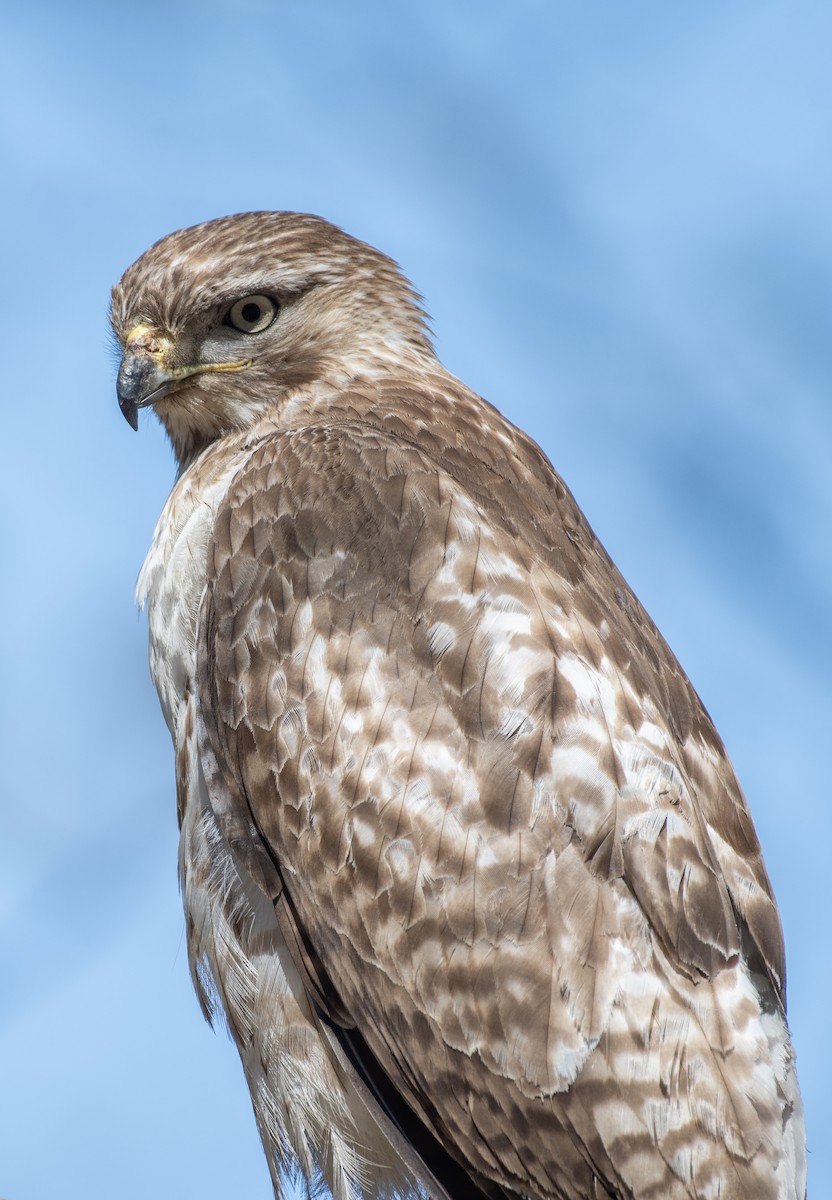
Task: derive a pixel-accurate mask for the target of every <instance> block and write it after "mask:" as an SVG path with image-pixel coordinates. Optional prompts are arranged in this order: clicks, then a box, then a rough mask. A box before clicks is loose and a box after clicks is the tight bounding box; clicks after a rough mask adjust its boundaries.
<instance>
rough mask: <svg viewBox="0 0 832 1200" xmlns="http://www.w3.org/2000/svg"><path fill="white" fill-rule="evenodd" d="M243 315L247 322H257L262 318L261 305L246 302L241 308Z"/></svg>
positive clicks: (252, 323) (250, 323)
mask: <svg viewBox="0 0 832 1200" xmlns="http://www.w3.org/2000/svg"><path fill="white" fill-rule="evenodd" d="M241 316H242V318H243V320H244V321H245V322H246V324H248V325H254V324H256V322H257V321H259V320H260V305H259V304H244V305H243V307H242V310H241Z"/></svg>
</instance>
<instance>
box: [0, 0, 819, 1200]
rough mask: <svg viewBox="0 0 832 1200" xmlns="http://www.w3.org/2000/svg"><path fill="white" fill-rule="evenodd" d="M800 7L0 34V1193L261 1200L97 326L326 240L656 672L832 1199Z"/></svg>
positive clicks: (133, 451) (151, 13)
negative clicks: (378, 253) (214, 1021)
mask: <svg viewBox="0 0 832 1200" xmlns="http://www.w3.org/2000/svg"><path fill="white" fill-rule="evenodd" d="M830 46H832V5H830V4H829V3H828V0H816V2H814V3H811V2H804V0H795V2H793V3H789V4H786V3H782V2H781V3H771V2H767V0H753V2H752V0H748V2H743V0H738V2H733V0H720V2H719V3H713V2H710V0H700V2H699V3H697V4H696V5H692V4H688V5H681V4H667V3H666V2H664V0H661V2H659V0H656V2H655V3H645V2H643V0H628V2H627V3H613V2H610V0H606V2H604V3H601V2H596V0H581V2H580V3H578V2H577V0H576V2H574V3H572V4H563V3H558V2H557V0H510V2H508V0H504V2H502V3H495V2H494V0H469V2H463V0H378V2H375V3H373V2H370V0H353V2H345V0H306V2H301V0H284V2H280V0H271V2H269V0H248V2H246V3H243V2H242V0H198V2H197V0H194V2H193V3H188V2H185V0H179V2H177V0H173V2H169V3H166V4H162V3H152V2H145V3H141V4H123V5H122V4H117V3H108V4H106V5H105V4H101V5H97V4H93V3H84V2H83V0H74V2H73V3H71V4H69V3H54V4H48V3H38V2H34V3H28V4H24V5H16V6H14V7H12V6H11V5H9V6H5V8H4V15H3V17H2V18H0V122H1V124H0V164H2V166H0V171H2V180H3V182H2V186H0V214H2V220H0V243H1V244H0V272H1V275H0V278H2V289H0V309H1V310H2V311H1V312H0V319H1V321H2V324H1V325H0V327H1V328H2V330H3V339H2V347H3V360H4V361H3V371H2V376H1V377H0V379H1V381H0V389H2V411H3V434H2V437H3V441H2V445H3V453H2V459H3V469H2V472H0V563H2V573H3V574H2V587H0V628H1V629H3V630H4V631H5V636H4V637H3V638H2V639H1V640H0V671H1V672H2V688H0V739H1V740H2V759H0V761H2V777H0V778H2V782H1V783H0V788H2V792H1V793H0V821H2V825H1V826H0V1195H1V1196H2V1197H4V1200H53V1198H55V1197H61V1200H110V1198H112V1197H118V1198H119V1200H139V1198H140V1197H141V1198H143V1200H144V1198H146V1197H148V1196H152V1197H154V1200H174V1198H176V1200H181V1198H188V1197H194V1196H198V1197H200V1200H220V1198H221V1197H222V1198H226V1197H231V1196H233V1197H235V1198H243V1197H244V1198H245V1200H268V1198H269V1197H270V1195H271V1192H270V1187H269V1183H268V1176H267V1172H266V1167H265V1161H264V1159H263V1156H262V1154H261V1152H260V1149H259V1143H258V1139H257V1135H256V1132H255V1127H254V1121H253V1118H252V1115H251V1111H250V1105H249V1101H248V1096H247V1092H246V1089H245V1085H244V1082H243V1077H242V1071H241V1069H240V1067H239V1064H238V1062H237V1058H236V1053H235V1052H234V1051H233V1049H232V1047H231V1045H230V1043H228V1041H227V1039H226V1038H225V1035H224V1034H223V1033H222V1032H221V1031H220V1032H219V1033H218V1034H214V1033H212V1032H211V1031H210V1030H209V1028H208V1026H207V1025H205V1024H204V1023H203V1021H202V1018H201V1016H200V1013H199V1010H198V1007H197V1003H196V1000H195V998H194V996H193V994H192V991H191V985H190V981H189V978H188V972H187V959H186V952H185V947H184V944H183V943H184V935H183V919H182V913H181V905H180V899H179V895H178V890H177V883H176V843H177V830H176V817H175V803H174V795H173V771H172V752H171V748H170V743H169V738H168V734H167V731H166V729H165V727H164V725H163V722H162V718H161V716H160V713H159V710H158V705H157V701H156V697H155V693H154V692H153V689H152V685H151V683H150V680H149V675H148V670H147V662H146V626H145V621H144V618H143V617H140V616H139V615H137V613H136V610H135V607H134V602H133V587H134V582H135V578H136V575H137V572H138V570H139V567H140V565H141V562H142V560H143V558H144V555H145V552H146V549H147V546H148V544H149V540H150V536H151V533H152V530H153V527H154V524H155V522H156V518H157V516H158V514H159V511H160V509H161V507H162V504H163V502H164V499H165V497H166V495H167V493H168V490H169V488H170V486H171V483H172V481H173V474H174V468H173V460H172V456H171V453H170V450H169V448H168V446H167V444H166V442H165V440H164V438H163V436H162V433H161V430H160V428H159V426H158V425H157V424H156V423H155V421H154V420H153V418H152V417H145V418H143V419H142V422H141V427H140V430H139V433H138V435H135V434H134V433H133V432H132V431H131V430H130V429H129V428H128V426H127V424H126V423H125V422H124V420H123V419H122V417H121V415H120V413H119V411H118V408H117V405H116V399H115V391H114V372H115V362H114V358H113V354H112V351H111V348H110V345H109V341H108V332H107V306H108V299H109V290H110V287H111V285H112V284H113V283H114V282H115V280H116V279H117V278H118V277H119V276H120V275H121V273H122V272H123V271H124V269H125V268H126V267H127V266H128V265H129V264H130V263H131V262H132V261H133V260H134V259H135V258H136V257H138V255H140V254H141V253H142V252H143V251H144V250H145V249H146V248H147V246H149V245H150V243H151V242H153V241H155V240H156V239H157V238H159V237H161V236H162V235H164V234H166V233H168V232H170V231H172V230H173V229H176V228H178V227H181V226H183V225H190V224H193V223H195V222H197V221H201V220H204V219H206V218H209V217H215V216H220V215H222V214H225V213H229V212H234V211H241V210H248V209H259V208H285V209H300V210H307V211H312V212H317V213H320V214H321V215H323V216H326V217H328V218H329V219H330V220H333V221H335V222H337V223H338V224H341V225H342V226H344V227H345V228H346V229H347V230H348V231H349V232H351V233H353V234H355V235H357V236H359V237H361V238H364V239H365V240H367V241H369V242H372V243H373V244H375V245H377V246H378V247H379V248H381V249H383V250H384V251H386V252H387V253H389V254H391V255H392V256H393V257H394V258H396V259H397V260H398V261H399V262H400V263H401V264H402V266H403V268H404V270H405V272H406V273H407V274H408V276H409V277H410V278H411V279H412V280H413V281H414V282H415V284H416V286H417V287H418V288H419V290H420V291H421V292H422V293H423V294H424V295H425V297H426V303H427V307H428V309H429V311H430V312H431V314H432V316H433V323H434V328H435V330H436V338H437V348H438V351H439V354H440V357H441V358H442V359H443V361H444V362H445V363H446V365H447V366H448V367H449V368H450V369H451V370H452V371H454V372H455V373H456V374H457V375H459V376H461V377H462V378H463V379H464V380H465V381H466V382H467V383H468V384H470V385H471V386H472V387H474V388H475V389H476V390H477V391H479V392H481V393H482V394H484V395H485V396H487V397H488V398H489V399H490V400H491V401H492V402H493V403H495V404H496V405H497V406H498V407H499V408H501V409H502V410H503V411H504V412H505V413H506V414H507V415H508V416H509V417H511V418H512V419H513V420H514V421H515V422H516V423H518V424H519V425H521V426H523V427H524V428H526V429H527V430H528V431H529V432H531V433H532V434H533V435H534V436H535V437H536V438H537V439H538V441H539V442H540V443H541V445H542V446H543V447H544V449H545V450H546V452H547V453H548V455H549V457H550V458H551V459H552V460H553V462H554V463H555V465H556V466H557V468H558V469H559V471H560V472H561V473H562V474H563V476H564V478H565V479H566V481H567V483H568V484H569V486H570V487H571V488H572V490H573V491H574V493H575V495H576V497H577V499H578V501H579V503H580V504H581V505H582V507H583V508H584V510H585V512H586V513H587V515H588V517H589V519H590V521H591V523H592V524H593V525H594V527H595V528H596V530H597V532H598V533H599V535H600V536H601V538H602V540H603V541H604V542H605V544H606V546H607V548H608V549H609V550H610V552H611V553H612V555H613V557H614V558H615V560H616V561H617V563H618V565H619V566H620V567H621V568H622V570H623V572H624V574H625V575H626V576H627V578H628V579H629V581H630V582H631V584H632V585H633V587H634V589H635V591H636V592H637V594H638V595H639V596H640V598H641V599H642V601H643V602H644V603H645V605H646V606H647V608H648V610H649V611H650V612H651V614H652V616H653V617H654V619H655V620H656V621H657V623H658V625H659V627H660V628H661V629H662V631H663V632H664V634H665V636H666V637H667V638H668V640H669V642H670V644H671V646H672V647H673V648H674V650H675V651H676V653H677V655H678V656H679V658H680V659H681V661H682V663H683V665H684V666H685V668H686V670H687V672H688V673H689V675H690V676H691V678H692V679H693V682H694V684H695V685H696V687H697V689H698V690H699V692H700V694H701V695H702V697H703V699H704V701H705V704H706V705H707V707H708V709H709V710H710V712H711V714H712V715H713V717H714V719H715V722H716V724H717V727H718V728H719V730H720V732H721V733H722V736H723V738H724V739H725V741H726V743H727V745H728V748H729V752H730V753H731V756H732V758H733V761H734V763H735V765H736V767H737V770H738V773H739V776H740V779H741V780H742V782H743V785H744V787H745V789H746V792H747V794H748V796H749V799H750V803H751V808H752V811H753V814H754V818H755V821H756V824H757V829H758V831H759V834H760V838H761V841H762V844H763V848H764V852H765V856H766V862H767V865H768V869H769V872H770V874H771V877H772V880H773V883H774V887H775V891H776V894H777V897H778V900H779V904H780V908H781V913H782V917H783V923H784V926H785V933H786V945H787V950H788V964H789V1014H790V1021H791V1025H792V1030H793V1034H794V1039H795V1043H796V1046H797V1052H798V1066H799V1071H800V1078H801V1082H802V1088H803V1095H804V1101H805V1105H806V1109H807V1118H808V1133H809V1150H810V1160H809V1161H810V1177H809V1178H810V1195H813V1196H814V1197H815V1198H820V1197H822V1196H828V1195H832V1137H830V1133H829V1130H830V1128H832V1100H831V1099H830V1090H829V1085H828V1080H829V1078H830V1072H832V1053H831V1052H830V1037H829V1024H830V1021H829V1011H830V991H831V990H832V968H831V967H830V954H829V942H830V934H829V926H830V917H832V904H830V900H829V895H830V891H829V889H830V882H832V879H831V878H830V856H829V846H830V842H832V804H831V803H830V790H829V766H828V764H829V755H830V745H832V698H831V696H830V677H831V675H832V638H830V612H832V539H831V538H830V528H831V527H832V465H830V464H831V463H832V455H831V454H830V450H832V402H831V401H830V379H832V370H831V368H832V338H830V317H831V316H832V72H830V69H829V55H830Z"/></svg>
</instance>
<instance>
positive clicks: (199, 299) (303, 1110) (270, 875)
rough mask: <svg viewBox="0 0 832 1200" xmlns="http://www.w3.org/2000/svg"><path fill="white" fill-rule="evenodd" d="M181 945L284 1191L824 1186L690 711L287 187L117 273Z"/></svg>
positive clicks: (688, 695)
mask: <svg viewBox="0 0 832 1200" xmlns="http://www.w3.org/2000/svg"><path fill="white" fill-rule="evenodd" d="M112 322H113V327H114V329H115V332H116V335H117V337H118V339H119V341H120V344H121V347H122V351H123V356H122V362H121V368H120V371H119V376H118V394H119V400H120V404H121V409H122V411H123V413H124V415H125V417H126V418H127V420H128V421H129V422H130V423H131V425H133V427H134V428H135V427H136V425H137V419H138V411H139V409H142V408H152V409H153V410H154V411H155V413H156V415H157V416H158V418H159V419H160V421H161V422H162V424H163V425H164V427H165V429H166V430H167V432H168V434H169V436H170V439H171V442H172V444H173V448H174V451H175V454H176V457H177V460H178V464H179V473H178V477H177V480H176V483H175V486H174V488H173V491H172V492H171V494H170V497H169V499H168V501H167V503H166V505H165V507H164V510H163V512H162V515H161V518H160V520H159V523H158V526H157V528H156V533H155V536H154V539H153V543H152V546H151V549H150V552H149V554H148V557H147V560H146V562H145V565H144V568H143V570H142V572H141V575H140V579H139V585H138V595H139V600H140V602H142V603H143V604H146V606H147V611H148V618H149V626H150V662H151V670H152V674H153V678H154V681H155V684H156V687H157V689H158V692H159V698H160V701H161V705H162V709H163V711H164V715H165V719H166V721H167V723H168V726H169V728H170V732H171V735H172V738H173V743H174V749H175V774H176V792H177V801H178V814H179V822H180V828H181V840H180V860H179V865H180V874H181V884H182V891H183V895H184V906H185V914H186V924H187V937H188V947H189V956H190V965H191V971H192V974H193V979H194V983H195V986H196V990H197V992H198V994H199V997H200V1000H201V1002H202V1005H203V1008H204V1010H205V1013H206V1015H208V1016H209V1018H211V1017H214V1016H215V1015H217V1014H218V1013H223V1014H224V1016H225V1018H226V1020H227V1023H228V1026H229V1028H230V1031H231V1034H232V1036H233V1038H234V1041H235V1043H236V1045H237V1047H238V1049H239V1052H240V1056H241V1058H242V1062H243V1067H244V1069H245V1074H246V1077H247V1080H248V1084H249V1087H250V1090H251V1097H252V1101H253V1105H254V1111H255V1115H256V1119H257V1124H258V1127H259V1130H260V1134H261V1137H262V1140H263V1144H264V1147H265V1150H266V1154H267V1156H268V1160H269V1164H270V1169H271V1172H272V1177H273V1181H274V1188H275V1194H276V1195H280V1194H281V1189H282V1187H283V1186H284V1181H285V1179H286V1177H287V1174H289V1173H291V1171H292V1170H294V1171H296V1172H298V1171H299V1172H300V1173H301V1174H302V1175H303V1176H304V1177H305V1178H306V1179H307V1180H308V1181H309V1186H310V1187H312V1188H313V1189H314V1188H316V1187H319V1186H321V1185H322V1184H325V1185H326V1186H327V1187H328V1188H329V1189H330V1190H331V1192H332V1195H333V1196H334V1197H335V1200H359V1198H361V1197H365V1198H370V1197H381V1198H388V1200H392V1198H394V1197H397V1198H399V1200H404V1198H413V1200H415V1198H416V1197H424V1196H429V1197H432V1198H433V1200H509V1198H510V1197H515V1198H516V1197H524V1198H526V1200H532V1198H533V1200H544V1198H545V1200H555V1198H557V1200H603V1198H607V1200H610V1198H615V1200H683V1198H684V1200H694V1198H695V1200H718V1198H719V1200H739V1198H741V1197H742V1198H745V1200H752V1198H753V1200H775V1198H776V1200H786V1198H789V1200H801V1198H802V1197H803V1195H804V1190H805V1151H804V1135H803V1124H802V1109H801V1103H800V1097H799V1092H798V1086H797V1080H796V1075H795V1063H794V1054H793V1051H792V1047H791V1042H790V1038H789V1032H788V1027H787V1024H786V1016H785V970H784V951H783V941H782V934H781V927H780V921H779V917H778V912H777V908H776V905H775V901H774V898H773V895H772V890H771V885H770V883H769V879H768V876H767V875H766V871H765V867H764V865H763V860H762V856H761V851H760V846H759V842H758V840H757V837H756V834H755V831H754V827H753V824H752V821H751V817H750V815H749V810H748V806H747V804H746V801H745V799H744V797H743V794H742V792H741V790H740V788H739V785H738V783H737V780H736V778H735V775H734V772H733V770H732V768H731V766H730V763H729V761H728V759H727V757H726V752H725V749H724V747H723V744H722V742H721V741H720V738H719V736H718V735H717V733H716V731H715V729H714V727H713V725H712V723H711V721H710V719H709V717H708V714H707V713H706V711H705V709H704V708H703V706H702V703H701V701H700V700H699V698H698V696H697V695H696V693H695V692H694V690H693V688H692V686H691V684H690V683H689V681H688V679H687V678H686V676H685V674H684V672H683V671H682V669H681V667H680V666H679V664H678V663H677V661H676V659H675V658H674V657H673V655H672V653H671V652H670V650H669V649H668V647H667V646H666V644H665V642H664V641H663V640H662V637H661V636H660V634H659V633H658V631H657V629H656V627H655V625H654V624H653V623H652V621H651V620H650V618H649V617H648V616H647V614H646V612H645V610H644V609H643V608H642V606H641V604H640V603H639V601H638V600H637V599H636V597H635V596H634V595H633V593H632V591H631V590H630V588H629V587H628V586H627V584H626V583H625V581H624V579H623V578H622V576H621V575H620V574H619V572H618V571H617V569H616V567H615V566H614V564H613V563H612V561H611V560H610V558H609V557H608V555H607V553H606V552H605V550H604V548H603V546H602V545H601V544H600V542H599V541H598V538H597V537H596V536H595V534H594V533H593V531H592V529H591V528H590V526H589V524H588V523H587V521H586V519H585V517H584V516H583V514H582V513H581V511H580V509H579V508H578V506H577V504H576V502H575V500H574V499H573V497H572V495H571V494H570V492H569V491H568V490H567V488H566V486H565V485H564V483H563V482H562V481H561V479H560V478H559V476H558V475H557V474H556V472H555V471H554V469H553V468H552V466H551V464H550V463H549V461H548V460H547V458H546V457H545V455H544V454H543V452H542V451H541V450H540V449H539V447H538V446H537V445H536V444H535V443H534V442H533V441H532V440H531V439H530V438H529V437H527V436H526V435H525V434H524V433H522V432H521V431H520V430H518V429H516V428H515V427H514V426H513V425H512V424H511V423H510V422H509V421H508V420H506V419H505V417H503V416H502V415H501V414H500V413H499V412H498V411H497V410H496V409H494V408H493V407H491V406H490V405H489V404H488V403H486V401H484V400H482V399H480V398H479V397H478V396H476V395H474V394H473V393H472V392H471V391H470V390H469V389H468V388H467V387H465V386H464V384H462V383H461V382H460V381H459V380H458V379H456V378H454V377H453V376H452V375H451V374H450V373H449V372H448V371H446V370H445V368H444V367H443V366H442V365H441V364H440V363H439V361H438V360H437V358H436V356H435V353H434V351H433V348H432V345H431V342H430V340H429V336H428V332H427V327H426V321H425V316H424V312H423V310H422V309H421V307H420V302H419V297H418V296H417V294H416V293H415V292H414V290H413V288H412V287H411V285H410V284H409V283H408V282H407V280H406V279H405V278H404V277H403V276H402V274H401V273H400V272H399V269H398V268H397V266H396V264H395V263H393V262H392V261H391V260H390V259H389V258H387V257H386V256H385V255H383V254H381V253H379V252H377V251H376V250H374V249H372V248H371V247H370V246H368V245H366V244H364V243H362V242H360V241H357V240H356V239H354V238H352V237H350V236H348V235H347V234H345V233H343V232H342V231H341V230H339V229H337V228H336V227H334V226H333V225H331V224H329V223H328V222H326V221H324V220H322V219H320V218H319V217H314V216H309V215H305V214H296V213H281V212H260V213H247V214H243V215H238V216H232V217H227V218H222V219H219V220H216V221H210V222H208V223H206V224H202V225H197V226H195V227H193V228H190V229H184V230H180V231H179V232H177V233H174V234H172V235H170V236H169V237H166V238H163V239H162V240H161V241H160V242H158V243H157V244H156V245H154V246H153V247H151V249H150V250H148V251H147V253H146V254H144V255H143V257H141V258H140V259H139V260H138V261H137V262H136V263H134V265H133V266H131V267H130V268H129V269H128V270H127V271H126V273H125V274H124V276H123V278H122V279H121V281H120V282H119V283H118V284H117V286H116V287H115V289H114V292H113V301H112Z"/></svg>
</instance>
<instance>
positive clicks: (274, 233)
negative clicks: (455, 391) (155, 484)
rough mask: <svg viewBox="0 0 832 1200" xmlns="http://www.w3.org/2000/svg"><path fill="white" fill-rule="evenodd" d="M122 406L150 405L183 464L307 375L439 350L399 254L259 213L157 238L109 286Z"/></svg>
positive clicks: (302, 218) (361, 373)
mask: <svg viewBox="0 0 832 1200" xmlns="http://www.w3.org/2000/svg"><path fill="white" fill-rule="evenodd" d="M111 321H112V325H113V330H114V331H115V335H116V337H117V339H118V341H119V344H120V346H121V350H122V360H121V367H120V370H119V374H118V397H119V404H120V406H121V411H122V412H123V413H124V416H125V417H126V419H127V420H128V421H129V422H130V424H131V425H132V426H133V428H134V429H136V428H137V427H138V410H139V409H140V408H146V407H150V406H152V407H153V408H154V409H155V411H156V413H157V415H158V416H159V418H160V420H161V421H162V423H163V425H164V426H165V428H166V430H167V432H168V435H169V436H170V439H171V441H172V443H173V446H174V450H175V452H176V455H177V458H178V459H179V462H180V464H183V463H184V462H186V461H187V460H189V459H190V458H192V457H193V456H194V455H195V454H196V453H198V452H199V450H201V449H202V448H203V447H204V446H205V445H207V443H209V442H211V441H213V440H214V439H215V438H217V437H221V436H222V435H223V434H225V433H229V432H231V431H233V430H239V429H244V428H245V427H246V426H247V425H249V424H251V423H252V422H253V421H254V420H255V419H256V418H257V416H258V415H259V414H260V413H261V412H262V411H263V409H264V408H269V407H272V406H275V405H279V404H280V403H281V401H282V400H283V399H284V398H285V397H286V396H287V395H288V394H289V393H290V392H291V391H292V390H293V389H295V388H297V387H301V386H304V385H308V384H310V383H314V382H315V381H318V380H321V381H327V382H333V383H336V384H339V385H341V386H343V385H344V384H345V383H348V382H349V381H351V380H354V379H360V378H362V377H367V376H370V375H372V374H374V373H375V372H377V371H378V370H379V369H383V368H384V364H385V363H389V362H391V361H394V360H395V361H401V358H402V356H403V355H407V354H408V353H416V354H419V355H425V354H428V355H431V356H432V354H433V351H432V347H431V344H430V340H429V338H428V332H427V328H426V323H425V315H424V312H423V311H422V309H421V308H420V307H419V297H418V296H417V295H416V293H415V292H414V291H413V288H412V287H411V286H410V284H409V283H408V282H407V280H406V279H405V278H404V276H403V275H402V274H401V272H400V271H399V269H398V267H397V266H396V264H395V263H394V262H393V261H392V260H391V259H389V258H387V257H386V256H385V255H383V254H380V253H379V252H378V251H377V250H374V249H373V248H372V247H371V246H368V245H366V244H365V243H364V242H360V241H358V240H356V239H355V238H352V237H350V236H349V235H348V234H346V233H343V232H342V231H341V230H340V229H338V228H336V227H335V226H334V225H330V224H329V222H327V221H324V220H322V219H321V218H320V217H315V216H310V215H308V214H306V213H284V212H255V213H242V214H239V215H237V216H232V217H223V218H221V219H219V220H216V221H207V222H205V223H204V224H202V225H195V226H193V227H192V228H190V229H181V230H179V231H178V232H177V233H172V234H170V235H169V236H168V237H165V238H162V240H161V241H159V242H157V243H156V244H155V245H154V246H152V247H151V248H150V250H148V251H147V253H146V254H143V255H142V257H141V258H140V259H138V261H137V262H135V263H134V264H133V265H132V266H131V267H129V268H128V270H127V271H126V272H125V273H124V275H123V277H122V278H121V280H120V281H119V282H118V283H117V284H116V286H115V288H114V289H113V298H112V307H111Z"/></svg>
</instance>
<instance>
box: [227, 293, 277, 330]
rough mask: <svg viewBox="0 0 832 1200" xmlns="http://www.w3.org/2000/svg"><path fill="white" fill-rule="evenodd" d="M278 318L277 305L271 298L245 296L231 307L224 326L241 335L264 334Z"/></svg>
mask: <svg viewBox="0 0 832 1200" xmlns="http://www.w3.org/2000/svg"><path fill="white" fill-rule="evenodd" d="M276 316H277V305H276V304H275V302H274V300H272V298H271V297H270V296H243V298H242V299H241V300H237V301H235V303H234V304H232V305H231V307H230V308H229V310H228V312H227V313H226V315H225V320H224V321H223V324H224V325H231V326H232V327H233V328H234V329H239V331H240V333H262V332H263V330H264V329H268V327H269V326H270V325H271V323H272V321H273V320H274V319H275V317H276Z"/></svg>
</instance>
